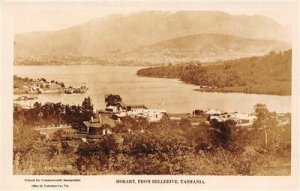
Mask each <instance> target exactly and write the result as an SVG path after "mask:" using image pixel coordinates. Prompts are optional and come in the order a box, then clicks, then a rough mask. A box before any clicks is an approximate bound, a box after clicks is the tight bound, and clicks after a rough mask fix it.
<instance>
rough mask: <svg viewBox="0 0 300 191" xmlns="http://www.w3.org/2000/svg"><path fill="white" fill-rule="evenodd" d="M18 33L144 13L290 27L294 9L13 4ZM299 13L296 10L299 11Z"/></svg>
mask: <svg viewBox="0 0 300 191" xmlns="http://www.w3.org/2000/svg"><path fill="white" fill-rule="evenodd" d="M9 6H10V7H9V10H10V11H9V13H10V14H11V15H12V18H13V22H14V24H13V26H14V31H15V33H23V32H32V31H49V30H60V29H63V28H67V27H70V26H74V25H77V24H80V23H84V22H87V21H89V20H91V19H94V18H99V17H104V16H107V15H110V14H117V13H118V14H119V13H120V14H128V13H130V12H138V11H143V10H157V11H172V12H175V11H180V10H213V11H225V12H228V13H230V14H233V15H265V16H269V17H271V18H273V19H275V20H276V21H277V22H278V23H280V24H283V25H287V26H289V27H290V26H291V25H292V23H293V19H292V17H293V14H296V13H295V12H296V11H295V7H294V5H293V4H291V3H283V4H282V3H276V2H272V3H266V2H265V3H254V2H252V3H243V2H240V3H219V2H218V3H217V2H214V1H212V2H210V3H208V2H198V3H196V2H192V3H183V2H177V3H172V4H171V3H162V2H160V3H157V2H154V3H127V4H125V3H99V2H97V3H95V2H92V3H91V2H90V3H83V2H79V3H78V2H77V3H75V2H69V3H67V2H65V3H58V2H56V3H49V2H48V3H22V4H20V3H13V4H10V5H9ZM296 10H297V9H296Z"/></svg>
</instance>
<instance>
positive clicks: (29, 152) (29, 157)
mask: <svg viewBox="0 0 300 191" xmlns="http://www.w3.org/2000/svg"><path fill="white" fill-rule="evenodd" d="M58 105H60V107H59V108H64V109H65V108H73V109H71V110H73V112H74V113H72V114H70V112H69V113H66V112H63V111H61V110H58V109H57V107H58ZM74 107H75V106H67V105H62V104H57V105H52V106H51V107H49V106H45V105H40V104H38V103H36V104H35V107H34V108H32V109H29V110H18V111H17V110H15V112H14V115H15V116H14V173H15V174H194V175H200V174H201V175H288V174H290V156H291V153H290V152H291V143H290V136H291V128H290V124H288V125H285V126H283V127H277V125H276V119H275V117H274V116H275V114H274V113H270V112H269V111H268V110H267V108H266V107H265V106H264V105H261V104H260V105H257V106H256V107H255V111H256V114H257V116H258V120H257V121H256V123H255V124H254V126H253V128H252V130H249V129H248V128H244V129H242V128H237V127H235V124H234V122H233V121H227V122H223V123H220V122H217V121H215V122H214V123H212V124H211V125H207V124H205V123H200V124H199V125H198V126H192V124H191V122H190V121H189V120H188V119H181V120H180V121H172V120H170V119H169V118H167V117H166V118H164V119H163V120H162V121H160V122H157V123H148V122H147V121H145V120H134V119H132V118H129V117H128V118H125V119H123V122H122V123H121V124H119V125H117V126H116V127H115V128H114V129H113V134H111V135H105V136H102V137H101V138H100V139H97V140H92V141H88V142H83V141H81V140H80V139H79V140H78V139H77V140H75V139H70V138H69V137H68V136H66V135H67V134H68V132H66V131H64V130H61V129H60V130H57V131H56V132H54V133H53V134H51V135H50V136H49V137H48V136H46V135H45V134H43V133H39V131H37V130H34V127H37V126H39V125H41V124H42V123H45V122H46V121H48V125H51V124H53V125H58V124H63V123H66V124H73V125H74V126H73V128H74V130H75V131H76V130H77V129H78V128H79V126H80V121H82V120H86V119H88V118H89V117H90V116H91V115H93V113H92V111H93V105H92V103H91V100H90V99H89V98H86V99H85V100H84V101H83V104H82V105H81V106H76V107H77V109H75V108H74ZM64 109H62V110H64ZM37 111H39V112H37ZM54 111H61V112H54ZM76 111H79V112H78V113H77V114H76ZM35 115H36V116H35ZM68 116H76V117H74V119H72V120H75V118H77V119H80V120H75V121H74V122H75V123H72V122H71V120H70V121H69V120H68ZM129 129H130V130H129ZM266 135H267V138H266ZM284 165H287V166H284ZM282 166H284V168H283V170H282V169H278V168H281V167H282ZM274 167H275V168H274Z"/></svg>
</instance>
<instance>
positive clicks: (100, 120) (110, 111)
mask: <svg viewBox="0 0 300 191" xmlns="http://www.w3.org/2000/svg"><path fill="white" fill-rule="evenodd" d="M108 96H110V97H108ZM110 98H119V100H113V101H108V100H109V99H110ZM105 100H106V107H105V110H100V111H97V116H95V117H92V118H91V119H90V120H89V121H84V122H83V123H84V125H85V128H86V133H87V134H102V135H108V134H111V133H112V128H114V127H115V126H116V125H117V124H118V123H121V122H122V120H123V119H124V118H126V117H130V118H132V119H135V120H140V119H144V120H146V121H148V122H149V123H153V122H158V121H160V120H161V119H162V118H163V117H164V116H165V115H167V111H166V110H165V109H149V108H147V107H146V106H145V105H126V104H125V103H123V102H122V101H121V98H120V97H119V96H118V95H107V96H106V98H105Z"/></svg>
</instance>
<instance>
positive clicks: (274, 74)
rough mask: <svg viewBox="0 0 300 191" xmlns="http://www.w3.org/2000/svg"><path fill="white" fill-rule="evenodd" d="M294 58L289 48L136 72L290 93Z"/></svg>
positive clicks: (222, 88)
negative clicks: (211, 61) (261, 54)
mask: <svg viewBox="0 0 300 191" xmlns="http://www.w3.org/2000/svg"><path fill="white" fill-rule="evenodd" d="M291 60H292V50H287V51H284V52H278V53H275V52H270V53H269V54H268V55H265V56H261V57H247V58H240V59H235V60H230V61H224V62H214V63H210V64H201V63H182V64H178V65H171V64H170V65H168V66H161V67H151V68H144V69H141V70H139V71H138V72H137V75H139V76H148V77H164V78H178V79H181V80H182V81H184V82H187V83H192V84H196V85H200V86H210V87H214V89H213V90H209V91H217V92H243V93H255V94H272V95H291V68H292V62H291ZM204 91H205V90H204ZM207 91H208V90H207Z"/></svg>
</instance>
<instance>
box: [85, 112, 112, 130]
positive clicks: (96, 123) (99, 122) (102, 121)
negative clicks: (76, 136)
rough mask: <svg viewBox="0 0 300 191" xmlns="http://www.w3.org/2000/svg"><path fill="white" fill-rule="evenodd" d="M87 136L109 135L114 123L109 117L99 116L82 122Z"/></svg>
mask: <svg viewBox="0 0 300 191" xmlns="http://www.w3.org/2000/svg"><path fill="white" fill-rule="evenodd" d="M83 124H84V126H85V128H86V134H88V135H101V134H102V135H109V134H112V128H113V127H115V126H116V122H115V121H114V120H113V119H111V118H110V116H109V115H105V114H99V115H98V116H97V117H96V118H94V117H91V119H90V120H89V121H83Z"/></svg>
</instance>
